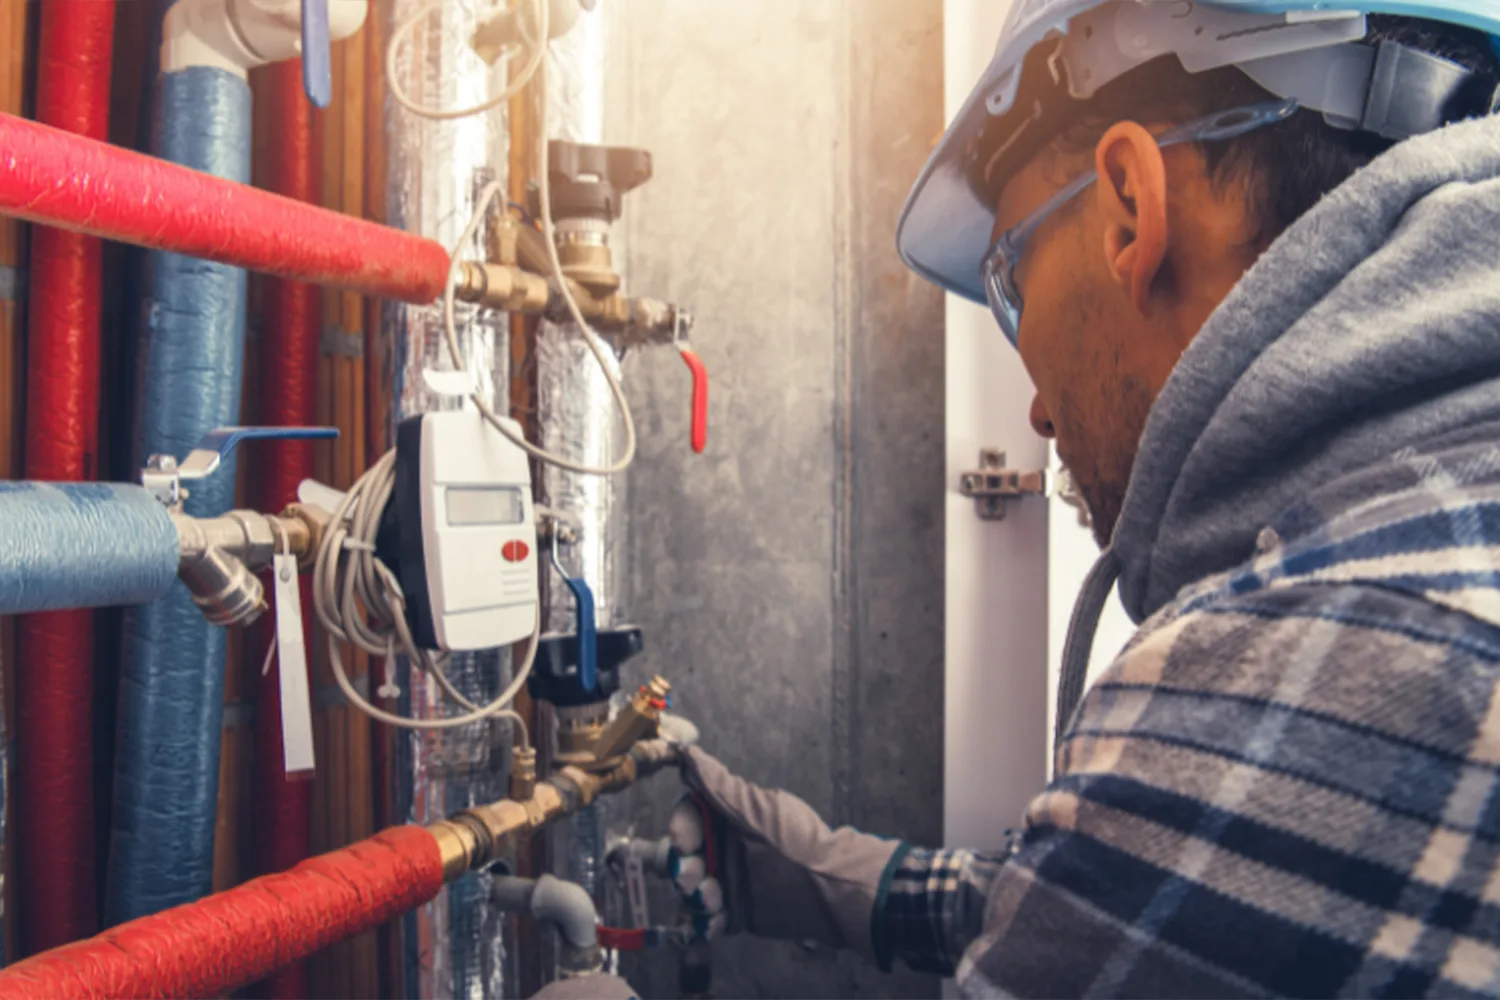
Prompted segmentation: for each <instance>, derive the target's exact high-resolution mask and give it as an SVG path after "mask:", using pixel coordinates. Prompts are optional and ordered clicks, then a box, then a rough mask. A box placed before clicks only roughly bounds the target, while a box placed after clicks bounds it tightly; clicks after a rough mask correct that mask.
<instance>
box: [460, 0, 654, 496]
mask: <svg viewBox="0 0 1500 1000" xmlns="http://www.w3.org/2000/svg"><path fill="white" fill-rule="evenodd" d="M539 13H540V16H541V30H542V32H543V34H545V33H546V30H547V8H546V5H545V4H543V5H542V6H541V8H540V11H539ZM538 105H539V107H538V109H537V127H538V129H539V131H540V133H541V135H542V137H543V140H542V141H541V142H539V143H537V146H538V148H539V151H540V152H539V159H540V164H539V171H540V179H539V180H538V184H537V187H538V191H537V195H538V201H539V203H540V208H541V220H540V221H541V224H542V235H543V242H544V243H545V244H546V247H547V261H548V263H549V264H550V265H551V267H552V276H553V278H554V279H555V280H556V282H557V286H558V290H559V292H560V293H561V295H562V298H563V302H564V303H566V304H567V307H568V312H569V314H570V315H571V316H572V319H573V322H574V323H575V324H577V326H578V330H579V333H581V334H582V335H583V339H584V343H585V344H586V345H587V346H588V349H589V353H591V354H592V355H593V356H594V360H595V361H597V362H598V363H599V370H600V371H601V372H603V374H604V380H605V382H606V383H608V385H609V391H610V395H611V396H612V397H613V398H614V401H615V407H616V408H617V409H618V410H619V411H620V418H621V420H622V421H623V423H624V425H625V446H624V449H623V453H622V454H621V455H620V457H619V458H617V459H615V460H614V461H613V462H611V463H610V464H608V465H603V466H595V465H585V464H583V463H581V462H575V461H573V460H572V459H569V458H564V457H563V456H561V455H557V454H554V453H553V452H550V451H547V450H546V449H544V448H540V447H538V446H537V445H534V444H532V443H531V442H530V441H527V440H526V438H525V437H523V436H522V435H521V434H519V433H517V432H516V431H515V430H513V429H512V427H511V425H510V423H509V422H507V421H504V420H501V419H500V417H499V416H498V415H497V414H496V413H495V411H494V410H493V409H492V408H491V407H490V405H489V402H488V400H486V399H484V397H483V396H481V395H480V394H479V392H478V391H477V390H476V391H475V392H473V393H472V394H470V396H469V398H470V399H471V400H473V402H474V406H475V408H476V409H478V410H479V412H480V414H482V415H483V416H484V418H485V419H486V420H488V421H489V422H490V424H491V425H492V426H493V427H494V428H495V429H496V430H498V431H499V432H500V433H501V434H502V435H504V437H505V438H506V440H508V441H510V442H511V443H512V444H514V445H515V446H516V447H518V448H520V449H521V450H522V451H524V452H526V454H528V455H530V456H532V457H533V458H536V459H539V460H541V461H543V462H546V463H547V464H548V465H552V466H555V467H557V468H559V469H562V470H564V471H566V472H573V473H577V474H579V475H585V476H612V475H615V474H616V473H619V472H623V471H625V470H626V469H628V468H629V467H630V464H631V463H632V462H633V461H635V451H636V431H635V418H634V416H633V415H632V414H631V412H630V403H629V402H628V401H627V400H626V399H625V390H624V388H623V387H622V386H621V385H620V380H619V378H618V376H616V374H615V372H614V370H613V368H612V367H611V365H610V362H609V360H608V359H607V358H606V357H605V351H606V350H607V347H606V346H605V344H604V342H603V341H602V340H600V338H599V335H598V334H597V333H595V332H594V329H593V327H591V326H589V323H588V320H586V319H584V317H583V311H582V310H581V309H579V308H578V301H577V300H576V299H575V298H574V297H573V292H572V289H571V288H570V287H569V282H568V278H567V276H566V275H565V274H563V269H562V262H561V261H560V260H558V257H557V237H556V234H555V232H554V230H553V226H552V192H551V184H550V183H549V180H548V172H549V170H548V168H549V163H548V154H547V142H546V139H545V137H546V134H547V101H546V98H545V95H544V96H543V97H542V99H541V100H540V101H539V102H538ZM500 190H501V185H500V183H499V182H498V181H497V182H492V183H490V184H487V185H486V186H485V188H484V190H483V191H481V192H480V195H479V199H478V201H477V202H476V203H475V206H474V214H473V215H471V216H470V217H469V221H468V224H467V225H465V226H464V230H463V233H462V235H460V236H459V238H458V246H457V247H455V248H454V251H453V260H452V263H451V264H450V265H449V268H448V281H447V283H446V284H445V285H444V287H443V334H444V338H445V340H446V341H447V346H448V357H449V359H450V361H451V362H452V364H453V367H454V369H455V370H457V371H465V370H466V369H467V368H468V365H467V363H466V362H465V361H464V358H463V353H462V352H461V351H460V350H459V347H458V328H457V323H456V320H455V319H454V316H453V303H454V292H455V290H456V286H457V282H458V273H459V265H460V263H461V261H460V260H459V253H460V252H461V251H462V250H463V248H464V247H466V246H467V245H468V244H469V243H470V242H471V241H472V240H473V239H474V234H475V233H476V232H478V230H479V225H480V223H481V222H483V221H484V217H485V214H486V213H487V212H488V211H489V206H490V203H491V202H492V201H494V199H495V198H496V197H497V196H498V195H499V193H500Z"/></svg>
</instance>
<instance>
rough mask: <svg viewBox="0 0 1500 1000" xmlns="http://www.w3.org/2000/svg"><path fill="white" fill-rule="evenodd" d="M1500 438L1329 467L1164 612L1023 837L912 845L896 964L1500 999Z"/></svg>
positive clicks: (892, 921)
mask: <svg viewBox="0 0 1500 1000" xmlns="http://www.w3.org/2000/svg"><path fill="white" fill-rule="evenodd" d="M1496 442H1500V427H1497V426H1488V427H1479V428H1474V429H1473V430H1471V431H1468V432H1464V433H1463V434H1461V435H1458V436H1456V437H1450V438H1449V439H1448V440H1447V441H1445V442H1443V443H1442V444H1441V445H1434V446H1433V447H1431V448H1428V449H1424V450H1423V451H1420V452H1419V451H1412V450H1407V451H1404V452H1402V453H1399V454H1397V455H1394V456H1392V458H1391V459H1390V460H1388V461H1387V462H1384V463H1381V464H1380V465H1379V466H1377V467H1374V468H1370V469H1367V470H1364V471H1362V472H1358V473H1355V474H1353V475H1351V476H1347V477H1344V478H1342V479H1340V480H1338V481H1336V482H1334V483H1331V484H1328V485H1326V486H1325V487H1323V488H1322V489H1320V490H1318V491H1316V492H1314V493H1313V494H1312V496H1310V497H1309V498H1308V499H1307V500H1305V501H1303V502H1302V503H1301V504H1299V505H1297V506H1296V507H1295V508H1293V509H1292V510H1289V511H1287V512H1286V513H1285V514H1284V515H1282V516H1281V517H1280V518H1278V519H1277V521H1276V522H1275V523H1274V524H1272V525H1271V526H1269V528H1268V530H1266V531H1264V532H1262V533H1261V538H1260V541H1259V544H1258V552H1257V554H1256V555H1255V556H1254V557H1253V558H1252V559H1251V560H1250V561H1248V562H1247V563H1246V564H1244V565H1243V566H1241V567H1240V568H1238V569H1236V570H1233V571H1231V572H1229V573H1226V574H1223V575H1220V576H1216V577H1213V578H1211V579H1207V580H1204V581H1202V582H1200V583H1199V584H1196V585H1194V586H1192V587H1190V588H1187V589H1186V590H1185V591H1184V592H1183V593H1181V594H1180V595H1179V596H1178V599H1177V600H1176V601H1175V602H1174V603H1173V604H1172V605H1170V606H1168V607H1166V608H1164V609H1163V610H1161V611H1160V612H1158V613H1157V614H1156V615H1154V616H1152V618H1151V619H1150V620H1148V621H1147V622H1146V623H1145V624H1144V626H1143V627H1142V628H1141V630H1140V631H1139V633H1137V635H1136V636H1135V637H1134V638H1133V639H1132V640H1131V643H1130V644H1129V645H1128V646H1127V647H1126V649H1125V650H1124V652H1122V654H1121V655H1120V657H1119V658H1118V659H1117V660H1116V661H1115V663H1114V664H1113V665H1112V666H1111V667H1110V669H1109V670H1108V671H1107V673H1106V674H1105V675H1104V676H1103V677H1102V678H1101V679H1100V681H1099V682H1098V683H1097V684H1096V685H1095V686H1094V687H1093V688H1092V689H1091V690H1090V692H1089V693H1088V695H1087V696H1086V698H1085V699H1084V701H1083V703H1082V704H1081V706H1080V709H1079V711H1078V713H1077V715H1076V717H1075V718H1074V720H1073V723H1072V726H1071V727H1070V730H1069V732H1068V735H1067V737H1066V738H1065V739H1064V742H1063V745H1062V746H1061V747H1060V748H1059V757H1058V768H1057V777H1056V779H1055V780H1054V781H1053V782H1052V784H1051V785H1050V786H1049V787H1048V788H1047V789H1046V790H1045V792H1044V793H1043V794H1042V795H1040V796H1039V797H1038V798H1037V799H1036V800H1035V801H1034V802H1033V803H1032V805H1031V807H1030V808H1029V810H1028V813H1027V816H1026V822H1025V829H1024V831H1023V832H1022V835H1021V837H1020V840H1019V842H1018V843H1017V844H1016V845H1015V848H1014V850H1013V852H1011V853H1010V855H1009V856H1008V857H1005V858H1003V859H1002V858H995V857H985V856H982V855H977V854H972V853H969V852H962V851H957V852H954V851H920V850H912V851H909V852H908V853H907V854H906V855H905V856H904V858H902V859H901V861H900V862H899V864H897V865H896V866H895V868H894V870H893V872H892V874H891V877H890V882H889V885H888V887H887V891H886V893H885V896H884V897H883V904H882V907H881V912H880V914H879V916H878V917H877V926H879V927H880V930H881V939H882V941H883V944H884V945H885V953H884V955H882V958H885V959H888V958H889V957H890V956H892V955H894V956H899V957H901V958H903V959H904V960H905V961H907V962H908V963H909V964H912V965H914V966H916V967H918V968H921V969H926V970H930V971H934V972H940V973H950V972H955V971H956V973H957V976H958V982H959V987H960V990H961V991H962V992H963V993H964V994H965V995H969V996H994V995H1048V996H1130V995H1133V996H1147V995H1149V996H1213V997H1230V996H1264V995H1300V996H1327V997H1331V996H1350V995H1355V996H1424V995H1426V996H1443V997H1467V996H1497V995H1500V793H1497V792H1500V782H1497V776H1500V685H1497V681H1500V445H1497V444H1496ZM981 901H983V902H981Z"/></svg>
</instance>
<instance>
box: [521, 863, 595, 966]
mask: <svg viewBox="0 0 1500 1000" xmlns="http://www.w3.org/2000/svg"><path fill="white" fill-rule="evenodd" d="M531 915H532V916H533V917H535V918H536V919H537V920H541V921H544V922H546V923H550V924H552V925H553V926H554V927H556V928H557V930H558V932H559V933H560V934H561V935H562V938H563V941H565V942H566V943H567V944H568V945H569V946H570V947H572V948H577V949H579V950H587V949H591V948H593V947H595V946H596V945H597V944H598V942H599V932H598V924H599V915H598V913H597V912H596V911H595V909H594V900H593V898H592V897H590V896H589V894H588V892H587V891H586V890H585V889H584V888H583V886H581V885H578V884H577V883H576V882H564V881H563V880H562V879H560V878H555V877H553V876H551V875H543V876H542V877H541V878H539V879H537V880H536V885H535V886H534V887H533V888H532V890H531Z"/></svg>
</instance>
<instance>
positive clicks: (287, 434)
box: [178, 427, 339, 479]
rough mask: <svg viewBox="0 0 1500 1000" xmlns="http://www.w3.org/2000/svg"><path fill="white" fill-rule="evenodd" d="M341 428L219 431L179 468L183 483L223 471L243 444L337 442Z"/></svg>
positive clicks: (209, 435)
mask: <svg viewBox="0 0 1500 1000" xmlns="http://www.w3.org/2000/svg"><path fill="white" fill-rule="evenodd" d="M338 436H339V429H338V428H337V427H216V428H214V429H213V430H211V431H209V432H208V433H207V434H205V435H203V437H202V438H201V439H199V441H198V446H197V447H196V448H194V449H193V450H192V451H191V452H189V453H188V456H187V458H185V459H183V461H182V465H181V466H180V467H179V468H178V475H179V476H180V477H181V478H183V479H202V478H203V477H204V476H207V475H209V474H210V473H212V472H213V471H214V470H215V469H217V468H218V467H219V463H220V462H222V461H223V460H224V459H226V458H228V457H229V456H230V454H231V453H232V452H233V451H234V449H235V446H236V445H238V444H239V443H240V442H241V441H252V440H253V441H287V440H305V439H308V438H336V437H338Z"/></svg>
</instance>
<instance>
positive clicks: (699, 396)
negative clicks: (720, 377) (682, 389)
mask: <svg viewBox="0 0 1500 1000" xmlns="http://www.w3.org/2000/svg"><path fill="white" fill-rule="evenodd" d="M677 350H678V351H680V352H682V360H683V361H686V362H687V366H688V370H689V371H691V372H692V373H693V450H694V451H695V452H698V453H699V454H700V455H701V454H702V453H703V449H704V448H706V447H708V369H707V368H706V367H704V365H703V359H702V358H700V357H698V354H697V352H696V351H694V350H693V349H692V348H691V347H688V346H687V345H686V344H678V345H677Z"/></svg>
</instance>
